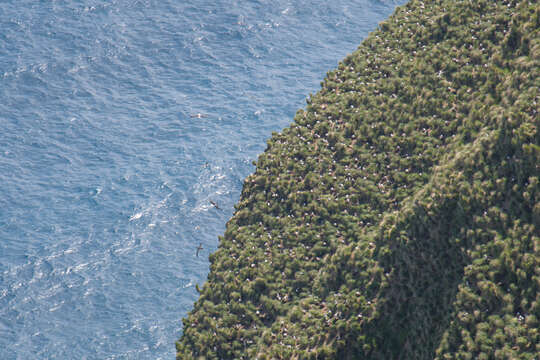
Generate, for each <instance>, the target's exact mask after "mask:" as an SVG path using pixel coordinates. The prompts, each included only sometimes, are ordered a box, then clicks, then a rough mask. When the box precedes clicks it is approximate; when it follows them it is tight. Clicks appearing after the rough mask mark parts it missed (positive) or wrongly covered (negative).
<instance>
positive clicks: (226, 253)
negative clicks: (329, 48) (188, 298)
mask: <svg viewBox="0 0 540 360" xmlns="http://www.w3.org/2000/svg"><path fill="white" fill-rule="evenodd" d="M539 28H540V5H539V4H538V2H537V1H524V0H515V1H511V0H506V1H501V0H499V1H495V0H474V1H473V0H467V1H465V0H436V1H435V0H434V1H417V0H413V1H411V2H410V3H409V4H407V5H406V6H403V7H400V8H398V9H397V10H396V12H395V14H394V15H392V16H391V17H390V18H389V19H388V20H387V21H385V22H383V23H381V24H380V27H379V29H378V30H377V31H375V32H373V33H372V34H370V36H369V37H368V38H367V39H366V40H365V41H364V42H363V43H362V44H361V46H360V47H359V48H358V49H357V50H356V51H355V52H354V53H353V54H351V55H350V56H348V57H347V58H345V59H344V60H343V61H342V62H341V63H340V64H339V66H338V68H337V69H336V70H334V71H331V72H329V73H328V74H327V77H326V79H325V80H324V82H323V83H322V84H321V85H322V88H321V90H320V91H319V92H318V93H317V94H316V95H313V96H311V97H310V99H309V100H308V104H307V107H306V109H305V110H300V111H298V113H297V114H296V116H295V119H294V120H295V121H294V123H293V124H291V126H290V127H289V128H287V129H285V130H284V131H283V132H282V133H280V134H273V136H272V138H271V139H270V140H269V141H268V148H267V149H266V151H265V152H264V153H263V154H262V155H261V156H260V157H259V159H258V162H257V169H256V171H255V173H254V174H253V175H251V176H249V177H248V178H247V179H246V181H245V184H244V187H243V192H242V195H241V199H240V201H239V203H238V204H237V206H236V212H235V214H234V216H233V217H232V219H231V220H230V221H229V222H228V224H227V229H226V231H225V234H224V236H223V237H221V238H220V246H219V249H218V250H217V251H216V252H215V253H214V254H212V255H211V257H210V261H211V271H210V274H209V277H208V282H207V283H206V284H205V285H204V287H203V288H202V289H201V294H200V298H199V300H198V301H197V302H196V304H195V306H194V309H193V311H192V312H191V313H190V314H189V315H188V317H187V318H186V319H184V332H183V335H182V338H181V339H180V340H179V341H178V342H177V344H176V348H177V356H178V358H179V359H193V358H195V359H197V358H205V359H441V360H442V359H538V354H539V353H540V345H539V344H540V330H539V329H540V291H539V290H540V266H539V263H540V231H539V229H540V179H539V178H540V131H539V127H540V120H539V115H538V108H539V106H538V104H539V103H540V99H539V96H540V95H539V94H540V92H539V89H540V77H539V72H540V36H539Z"/></svg>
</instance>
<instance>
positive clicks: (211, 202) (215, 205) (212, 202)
mask: <svg viewBox="0 0 540 360" xmlns="http://www.w3.org/2000/svg"><path fill="white" fill-rule="evenodd" d="M210 204H212V205H214V207H215V208H216V209H218V210H223V209H222V208H220V207H219V205H218V204H216V203H215V202H214V201H212V200H210Z"/></svg>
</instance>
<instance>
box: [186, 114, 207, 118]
mask: <svg viewBox="0 0 540 360" xmlns="http://www.w3.org/2000/svg"><path fill="white" fill-rule="evenodd" d="M190 117H191V118H196V119H202V118H206V117H208V115H206V114H201V113H196V114H191V115H190Z"/></svg>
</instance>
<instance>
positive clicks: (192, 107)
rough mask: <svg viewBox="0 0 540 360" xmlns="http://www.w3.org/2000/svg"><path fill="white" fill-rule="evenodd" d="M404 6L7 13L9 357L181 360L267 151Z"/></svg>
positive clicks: (1, 295)
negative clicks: (239, 207) (186, 335)
mask: <svg viewBox="0 0 540 360" xmlns="http://www.w3.org/2000/svg"><path fill="white" fill-rule="evenodd" d="M403 3H404V0H400V1H391V0H388V1H383V0H380V1H377V0H357V1H350V0H335V1H322V0H300V1H292V0H289V1H287V0H272V1H270V0H250V1H236V0H213V1H210V0H197V1H193V0H191V1H172V0H159V1H158V0H107V1H105V0H49V1H36V0H0V125H1V127H0V349H1V350H0V358H1V359H172V358H174V354H175V349H174V342H175V340H177V339H178V338H179V337H180V336H181V334H182V322H181V319H182V317H184V316H186V315H187V313H188V312H189V310H190V309H191V308H192V306H193V303H194V301H195V300H196V299H197V296H198V294H197V292H196V290H195V285H196V284H200V285H202V284H203V283H204V281H205V279H206V277H207V274H208V271H209V262H208V255H209V254H210V253H211V252H212V251H214V250H215V249H216V248H217V246H218V236H219V235H221V234H222V233H223V232H224V229H225V223H226V222H227V220H228V219H229V218H230V217H231V215H232V214H233V205H234V204H235V203H236V202H237V201H238V198H239V195H240V191H241V188H242V183H243V179H244V178H245V177H246V176H247V175H248V174H250V173H251V172H252V171H253V170H254V167H253V165H252V162H253V161H254V160H256V159H257V156H258V154H260V153H261V152H262V151H264V149H265V148H266V140H267V139H268V138H269V137H270V136H271V133H272V132H273V131H280V130H281V129H283V128H284V127H286V126H288V125H289V124H290V123H291V122H292V119H293V116H294V114H295V112H296V110H297V109H299V108H303V107H304V106H305V98H306V97H307V96H308V94H309V93H315V92H317V91H318V90H319V88H320V82H321V81H322V79H323V78H324V76H325V74H326V72H327V71H328V70H330V69H333V68H335V67H336V66H337V63H338V61H339V60H341V59H342V58H343V57H345V56H346V55H347V54H348V53H351V52H352V51H354V50H355V49H356V48H357V46H358V45H359V44H360V42H361V41H362V39H363V38H365V37H366V35H367V34H368V33H369V32H370V31H372V30H374V29H375V28H376V26H377V23H378V22H380V21H381V20H383V19H384V18H386V17H387V16H388V15H389V14H390V13H391V12H392V11H393V10H394V8H395V7H396V6H398V5H401V4H403ZM198 113H201V114H204V115H205V116H201V117H192V116H193V115H195V114H198ZM210 200H211V201H214V202H216V203H217V204H219V206H220V208H222V210H219V209H217V208H215V207H214V206H213V205H212V204H211V203H210ZM199 244H202V247H203V249H202V250H201V251H200V256H196V248H197V247H198V245H199Z"/></svg>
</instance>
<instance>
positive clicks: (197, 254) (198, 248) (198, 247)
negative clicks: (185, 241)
mask: <svg viewBox="0 0 540 360" xmlns="http://www.w3.org/2000/svg"><path fill="white" fill-rule="evenodd" d="M202 249H204V248H203V246H202V243H199V246H197V252H196V253H195V255H196V256H199V251H201V250H202Z"/></svg>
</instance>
